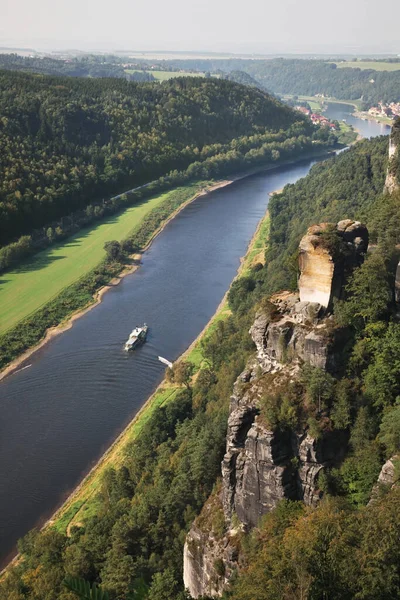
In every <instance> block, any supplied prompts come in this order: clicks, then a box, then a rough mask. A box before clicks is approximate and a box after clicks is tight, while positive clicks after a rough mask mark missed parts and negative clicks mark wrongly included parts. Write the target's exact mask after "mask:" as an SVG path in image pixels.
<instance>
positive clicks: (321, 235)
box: [299, 219, 368, 309]
mask: <svg viewBox="0 0 400 600" xmlns="http://www.w3.org/2000/svg"><path fill="white" fill-rule="evenodd" d="M367 248H368V230H367V228H366V227H365V225H362V223H360V222H359V221H352V220H350V219H346V220H344V221H340V222H339V223H338V224H337V225H336V226H333V225H332V224H331V223H321V225H314V226H313V227H310V228H309V229H308V231H307V234H306V235H305V236H304V237H303V238H302V240H301V242H300V246H299V263H300V265H299V266H300V272H301V274H300V279H299V293H300V300H301V301H303V302H313V303H318V304H320V305H321V306H322V307H324V308H326V309H330V308H331V307H332V304H333V300H334V298H340V297H341V295H342V291H343V289H344V282H345V278H346V275H347V273H348V272H349V271H351V270H352V269H353V268H354V266H357V265H358V264H359V263H360V261H361V260H362V257H363V255H364V254H365V252H366V251H367Z"/></svg>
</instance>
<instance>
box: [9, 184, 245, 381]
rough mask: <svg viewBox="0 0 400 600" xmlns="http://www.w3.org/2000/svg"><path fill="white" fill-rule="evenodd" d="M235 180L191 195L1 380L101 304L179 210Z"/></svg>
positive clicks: (132, 270)
mask: <svg viewBox="0 0 400 600" xmlns="http://www.w3.org/2000/svg"><path fill="white" fill-rule="evenodd" d="M233 181H234V178H231V179H225V180H222V181H219V182H216V183H215V184H207V185H205V186H204V187H202V188H201V189H200V190H199V191H198V192H197V193H195V194H194V195H193V196H191V197H190V198H189V199H188V200H186V201H185V202H184V203H183V204H181V205H180V206H179V207H178V208H177V209H176V210H174V211H173V212H172V213H171V214H170V215H169V217H168V218H167V219H165V220H164V221H163V222H162V223H161V225H160V226H159V227H158V228H157V229H156V230H155V231H154V232H153V234H152V235H151V237H150V239H149V240H148V242H147V244H146V246H145V247H144V248H143V250H142V252H140V253H135V254H132V255H131V256H130V257H129V258H130V261H131V264H129V265H124V267H123V268H122V270H121V272H120V273H119V274H118V275H117V276H116V277H114V278H113V279H111V280H110V281H109V282H108V283H107V284H106V285H104V286H102V287H100V288H99V289H98V290H97V291H96V292H95V294H94V296H93V300H92V301H91V302H90V304H89V305H87V306H84V307H82V308H79V309H78V310H76V311H74V312H73V313H71V314H70V315H68V316H66V318H65V319H63V321H62V322H61V323H60V324H59V325H57V326H55V327H50V328H48V329H47V331H46V334H45V336H44V338H43V339H42V340H40V341H39V342H38V343H37V344H35V345H34V346H32V347H31V348H29V349H28V350H26V351H25V352H24V353H23V354H21V355H20V356H18V357H17V358H16V359H15V360H13V361H12V362H11V363H10V364H9V365H8V366H6V367H5V369H3V370H2V371H1V372H0V381H1V380H2V379H4V378H5V377H7V376H8V375H11V374H12V373H14V372H15V371H17V370H18V368H19V367H20V366H21V365H22V364H23V363H24V362H25V361H27V360H28V359H29V358H30V357H31V356H32V355H33V354H34V353H35V352H37V351H38V350H39V349H40V348H43V346H45V345H46V344H47V343H48V342H50V341H51V340H52V339H53V338H54V337H56V336H57V335H60V334H61V333H63V332H64V331H67V330H68V329H70V328H71V327H72V326H73V324H74V322H75V321H76V320H77V319H79V318H81V317H82V316H84V315H85V314H86V313H88V312H89V311H90V310H92V309H93V308H95V307H96V306H97V305H98V304H100V302H101V301H102V298H103V296H104V294H105V293H106V292H108V291H109V290H110V289H111V288H113V287H115V286H116V285H118V284H119V283H120V282H121V281H122V279H123V278H124V277H126V275H130V274H131V273H134V272H135V271H136V270H137V269H138V268H139V266H140V261H141V259H142V256H143V253H144V252H145V251H146V250H148V248H150V246H151V244H152V243H153V241H154V239H155V238H156V237H157V236H158V235H159V234H160V233H161V232H162V231H163V229H164V228H165V227H166V225H167V224H168V223H169V222H170V221H171V220H172V219H174V218H175V217H176V216H177V215H178V214H179V212H180V211H182V210H183V209H184V208H185V207H186V206H187V205H188V204H190V203H191V202H193V201H194V200H196V199H197V198H199V197H200V196H204V195H206V194H208V193H210V192H212V191H214V190H217V189H219V188H222V187H225V186H226V185H229V184H230V183H232V182H233Z"/></svg>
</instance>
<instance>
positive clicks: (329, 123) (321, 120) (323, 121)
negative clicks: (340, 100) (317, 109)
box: [295, 106, 337, 129]
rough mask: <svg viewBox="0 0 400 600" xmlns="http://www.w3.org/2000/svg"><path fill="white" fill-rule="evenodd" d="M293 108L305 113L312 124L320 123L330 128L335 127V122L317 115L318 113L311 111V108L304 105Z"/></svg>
mask: <svg viewBox="0 0 400 600" xmlns="http://www.w3.org/2000/svg"><path fill="white" fill-rule="evenodd" d="M295 109H296V110H298V111H299V112H301V113H302V114H303V115H306V116H307V117H309V118H310V119H311V121H312V122H313V123H314V125H321V126H322V127H329V128H330V129H337V126H336V125H335V123H332V121H330V120H329V119H327V118H326V117H324V115H319V114H318V113H313V112H311V110H309V109H308V108H306V107H305V106H295Z"/></svg>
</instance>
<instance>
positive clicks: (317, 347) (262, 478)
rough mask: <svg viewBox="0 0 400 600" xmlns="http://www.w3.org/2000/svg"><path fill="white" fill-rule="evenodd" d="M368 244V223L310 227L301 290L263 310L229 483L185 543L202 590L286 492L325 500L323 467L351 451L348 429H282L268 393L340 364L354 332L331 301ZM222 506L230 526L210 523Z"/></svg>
mask: <svg viewBox="0 0 400 600" xmlns="http://www.w3.org/2000/svg"><path fill="white" fill-rule="evenodd" d="M326 231H329V236H330V237H329V239H330V240H331V241H332V237H333V242H334V251H330V250H329V244H326V236H324V235H323V233H324V232H326ZM336 242H337V243H336ZM367 246H368V231H367V230H366V228H365V227H364V226H363V225H362V224H361V223H358V222H354V221H350V220H346V221H341V222H340V223H338V224H337V225H336V226H333V227H332V226H330V227H329V229H328V226H327V225H320V226H317V227H313V228H310V229H309V230H308V233H307V235H306V236H305V237H304V238H303V240H302V242H301V244H300V268H301V277H300V282H299V287H300V298H299V295H298V294H294V293H290V292H284V293H281V294H278V295H276V296H274V297H272V298H271V299H270V301H269V303H267V304H266V305H265V306H264V308H263V309H262V310H260V312H259V313H258V314H257V315H256V318H255V321H254V323H253V325H252V327H251V329H250V334H251V336H252V339H253V341H254V343H255V346H256V354H255V356H254V357H253V358H251V359H250V360H249V362H248V364H247V366H246V368H245V370H244V371H243V373H241V375H240V376H239V377H238V379H237V381H236V382H235V385H234V389H233V394H232V396H231V400H230V411H229V418H228V431H227V439H226V453H225V456H224V459H223V461H222V489H221V490H220V491H218V494H216V495H214V496H211V498H210V500H209V501H208V502H207V503H206V505H205V507H204V508H203V511H202V513H201V515H200V516H199V517H198V519H196V521H195V523H194V524H193V526H192V528H191V530H190V532H189V534H188V536H187V540H186V544H185V551H184V582H185V586H186V587H187V589H188V590H189V592H190V594H191V596H192V597H193V598H198V597H200V596H203V595H207V596H220V595H221V594H222V592H223V590H224V588H225V587H226V585H227V583H228V581H229V578H230V576H231V574H232V572H233V571H234V569H235V566H237V560H238V551H237V547H238V544H237V539H238V537H240V535H241V532H242V531H247V530H249V529H251V528H253V527H256V526H257V524H258V523H259V520H260V517H261V516H262V515H264V514H266V513H268V512H269V511H271V510H272V509H273V508H274V507H275V506H276V505H277V503H278V502H279V501H280V500H282V499H285V498H286V499H291V500H302V501H303V502H305V503H306V504H307V505H310V506H315V505H316V504H317V503H318V501H319V500H320V498H321V496H322V492H321V490H320V486H319V477H320V475H321V472H323V470H324V469H326V468H327V467H329V468H330V467H331V466H334V465H336V464H338V463H340V462H341V460H343V458H344V455H345V452H346V449H347V441H348V440H347V434H346V433H344V432H343V434H340V433H339V432H337V431H335V432H334V433H332V432H330V431H329V428H327V430H326V431H325V432H324V433H323V434H322V435H321V436H320V437H319V438H318V439H316V438H314V437H312V436H311V435H310V433H309V430H308V427H307V425H306V424H305V425H298V426H296V429H293V428H291V429H289V428H279V427H275V428H273V427H271V425H269V423H268V421H267V419H266V418H265V413H264V412H263V409H262V406H263V404H262V402H263V399H265V397H266V396H268V395H270V394H271V393H272V394H274V393H275V397H276V398H279V397H280V396H279V390H281V391H282V390H283V391H286V390H288V389H289V387H290V386H291V385H295V382H296V381H297V380H298V378H299V375H300V373H301V367H302V365H303V364H304V363H308V364H310V365H312V366H314V367H318V368H320V369H323V370H326V371H330V372H335V370H336V369H337V367H338V364H339V362H340V353H341V352H340V351H341V348H342V347H343V340H342V339H341V337H340V336H341V335H345V332H343V331H342V332H340V331H338V330H337V329H335V327H334V323H333V318H332V316H330V315H329V308H330V306H331V304H332V300H333V298H340V297H341V295H342V286H343V285H344V282H345V280H346V277H347V275H348V273H349V272H350V271H351V269H352V268H353V267H354V266H355V265H356V264H359V263H360V261H361V260H362V256H363V254H364V253H365V252H366V250H367ZM304 422H305V421H304ZM218 511H219V513H218ZM213 513H215V514H216V513H218V514H219V516H220V518H222V520H223V522H224V529H223V531H222V532H221V531H219V533H217V532H216V531H215V529H214V528H213V526H212V524H210V523H211V521H212V519H211V516H212V514H213Z"/></svg>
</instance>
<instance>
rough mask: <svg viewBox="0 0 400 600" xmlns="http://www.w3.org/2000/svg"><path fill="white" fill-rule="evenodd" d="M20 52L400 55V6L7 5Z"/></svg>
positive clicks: (8, 28) (2, 0) (248, 0)
mask: <svg viewBox="0 0 400 600" xmlns="http://www.w3.org/2000/svg"><path fill="white" fill-rule="evenodd" d="M16 45H18V46H24V47H27V46H31V47H34V48H38V49H40V48H50V47H51V48H60V49H63V48H77V49H82V50H89V49H98V50H100V49H105V50H118V49H126V50H129V49H130V50H142V49H143V50H199V51H200V50H203V51H216V52H261V53H263V52H265V53H275V52H276V53H279V52H296V51H298V52H324V51H326V52H328V53H329V52H330V53H333V52H340V51H343V52H350V51H352V50H353V51H354V52H355V53H357V52H366V53H368V52H375V53H379V52H395V53H399V54H400V0H385V1H384V2H382V1H378V0H331V1H330V2H326V0H240V1H239V0H112V1H109V0H0V46H16Z"/></svg>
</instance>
